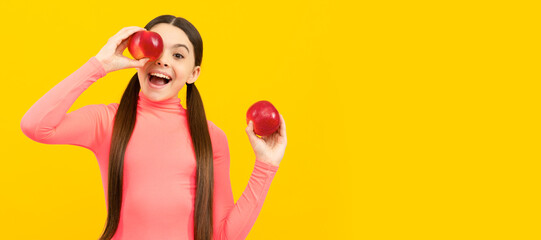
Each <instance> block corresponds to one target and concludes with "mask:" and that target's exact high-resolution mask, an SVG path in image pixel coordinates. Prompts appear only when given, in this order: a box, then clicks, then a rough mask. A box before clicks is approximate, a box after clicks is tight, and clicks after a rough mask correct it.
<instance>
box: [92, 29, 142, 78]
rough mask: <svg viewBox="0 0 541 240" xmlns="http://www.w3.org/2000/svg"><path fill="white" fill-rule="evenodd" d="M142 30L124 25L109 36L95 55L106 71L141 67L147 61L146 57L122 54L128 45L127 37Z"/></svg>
mask: <svg viewBox="0 0 541 240" xmlns="http://www.w3.org/2000/svg"><path fill="white" fill-rule="evenodd" d="M143 30H145V31H146V29H144V28H141V27H135V26H134V27H125V28H123V29H121V30H120V31H119V32H118V33H117V34H115V35H114V36H112V37H111V38H109V40H108V41H107V43H106V44H105V46H103V47H102V49H101V50H100V51H99V52H98V54H97V55H96V56H95V57H96V59H98V60H99V61H100V62H101V63H102V65H103V67H104V69H105V71H106V72H107V73H109V72H113V71H116V70H120V69H125V68H132V67H142V66H144V65H145V64H146V62H148V60H149V59H148V58H144V59H138V60H133V59H130V58H127V57H125V56H124V55H122V53H123V52H124V49H126V47H127V46H128V41H129V37H130V36H131V35H132V34H134V33H136V32H138V31H143Z"/></svg>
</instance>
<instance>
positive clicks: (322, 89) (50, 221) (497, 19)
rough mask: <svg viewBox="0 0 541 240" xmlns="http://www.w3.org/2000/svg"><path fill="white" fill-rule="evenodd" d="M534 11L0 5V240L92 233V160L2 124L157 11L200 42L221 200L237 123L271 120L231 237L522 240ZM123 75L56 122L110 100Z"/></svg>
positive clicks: (526, 5)
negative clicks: (272, 127)
mask: <svg viewBox="0 0 541 240" xmlns="http://www.w3.org/2000/svg"><path fill="white" fill-rule="evenodd" d="M534 2H535V1H531V2H529V1H516V0H515V1H353V0H352V1H340V0H327V1H307V0H306V1H291V0H288V1H282V0H279V1H270V2H258V1H227V2H226V1H122V2H119V3H116V2H115V1H85V2H81V3H79V2H77V3H76V2H74V1H66V2H51V1H34V2H30V3H29V2H27V1H13V0H8V1H3V3H2V7H1V9H2V10H1V11H2V12H1V13H2V14H0V17H1V22H2V25H3V29H2V37H1V40H0V41H1V46H2V50H1V51H2V57H1V61H2V62H1V63H2V64H1V66H2V70H3V71H2V72H3V74H4V75H3V77H2V85H1V86H2V88H1V90H0V91H1V94H0V102H1V104H2V122H1V125H0V127H1V132H2V137H1V140H0V141H1V145H0V146H1V149H0V150H1V152H0V154H1V161H2V162H1V163H2V167H1V168H0V169H1V170H2V172H1V174H0V182H1V184H2V190H1V192H0V193H1V194H2V195H1V196H0V201H1V202H0V203H1V207H0V211H1V212H0V214H1V220H0V226H1V229H0V232H2V239H97V238H98V237H99V235H100V233H101V230H102V227H103V224H104V223H105V220H106V208H105V199H104V196H103V189H102V183H101V179H100V173H99V168H98V164H97V161H96V159H95V157H94V155H93V154H92V152H91V151H88V150H86V149H84V148H81V147H76V146H71V145H46V144H40V143H36V142H34V141H32V140H30V139H28V138H26V136H24V135H23V133H22V131H21V129H20V120H21V118H22V116H23V115H24V113H25V112H26V111H27V110H28V109H29V108H30V107H31V106H32V104H33V103H35V102H36V101H37V100H38V99H39V98H40V97H41V96H43V95H44V94H45V93H46V92H47V91H48V90H50V89H51V88H52V87H53V86H55V85H56V84H57V83H59V82H60V81H62V80H63V79H64V78H65V77H67V76H68V75H69V74H71V73H72V72H73V71H75V70H76V69H78V68H79V67H80V66H82V64H84V63H85V62H86V61H87V60H88V59H89V58H90V57H92V56H95V55H96V54H97V53H98V51H99V50H100V49H101V48H102V47H103V45H105V43H106V42H107V40H108V38H109V37H111V36H113V35H114V34H116V33H117V32H118V31H119V30H120V29H122V28H123V27H127V26H140V27H144V25H145V24H146V23H147V22H148V21H150V20H151V19H152V18H154V17H156V16H158V15H162V14H173V15H176V16H181V17H184V18H186V19H188V20H189V21H190V22H192V23H193V24H194V25H195V26H196V28H197V29H198V30H199V31H200V33H201V35H202V37H203V42H204V54H203V62H202V72H201V75H200V77H199V79H198V80H197V87H198V88H199V90H200V92H201V94H202V97H203V102H204V104H205V109H206V113H207V118H208V119H210V120H211V121H213V122H214V123H216V124H217V125H218V126H219V127H220V128H221V129H223V130H224V131H225V133H226V135H227V136H228V140H229V145H230V151H231V184H232V187H233V192H234V196H235V199H236V200H237V199H238V198H239V197H240V195H241V194H242V192H243V191H244V188H245V187H246V184H247V183H248V179H249V177H250V174H251V171H252V170H253V164H254V160H255V159H254V156H255V155H254V153H253V150H252V148H251V146H250V144H249V141H248V138H247V136H246V133H245V131H244V129H245V127H246V122H245V117H246V110H247V109H248V107H249V106H250V105H251V104H252V103H254V102H256V101H259V100H268V101H271V102H272V103H273V104H274V105H275V106H276V107H277V109H278V110H279V111H280V113H281V114H282V115H283V116H284V119H285V121H286V124H287V136H288V145H287V149H286V152H285V157H284V159H283V160H282V163H281V165H280V169H279V170H278V173H277V175H276V176H275V179H274V181H273V183H272V185H271V188H270V191H269V193H268V195H267V199H266V200H265V203H264V206H263V209H262V210H261V213H260V214H259V217H258V219H257V221H256V223H255V225H254V227H253V228H252V230H251V232H250V234H249V235H248V239H540V238H541V227H540V226H541V218H540V216H541V212H540V187H539V184H540V182H541V181H540V170H541V169H540V163H539V161H540V160H541V157H540V148H539V146H540V136H541V134H540V127H539V125H540V124H539V123H540V114H539V103H540V98H539V96H540V94H539V92H540V83H539V81H540V79H541V78H540V71H539V69H540V68H539V66H540V61H539V58H540V48H539V46H540V43H541V41H540V34H539V32H540V30H539V29H540V28H539V26H540V23H541V21H540V19H539V18H540V17H539V16H540V15H539V12H540V10H541V9H540V8H539V5H537V4H534ZM125 55H127V56H129V55H128V53H127V51H126V52H125ZM135 71H136V70H135V69H125V70H120V71H117V72H113V73H109V74H108V75H107V76H106V77H104V78H102V79H99V80H98V82H96V83H95V84H93V85H92V86H90V87H89V89H87V90H86V91H85V92H84V93H83V94H82V95H81V96H80V97H79V98H78V100H77V101H76V102H75V103H74V105H73V106H72V108H71V109H70V111H73V110H75V109H78V108H80V107H82V106H85V105H88V104H101V103H111V102H118V101H119V100H120V96H121V94H122V92H123V91H124V89H125V87H126V84H127V82H128V80H129V78H130V77H131V76H132V75H133V74H134V73H135ZM185 93H186V92H185V88H183V89H182V90H181V96H180V97H181V99H182V102H183V105H184V106H186V105H185V104H184V103H185Z"/></svg>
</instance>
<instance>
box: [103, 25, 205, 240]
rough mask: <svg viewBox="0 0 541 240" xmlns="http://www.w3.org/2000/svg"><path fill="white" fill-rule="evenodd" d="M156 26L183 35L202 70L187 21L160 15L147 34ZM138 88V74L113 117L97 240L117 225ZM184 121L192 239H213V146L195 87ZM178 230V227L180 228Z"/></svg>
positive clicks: (199, 48) (197, 42) (197, 39)
mask: <svg viewBox="0 0 541 240" xmlns="http://www.w3.org/2000/svg"><path fill="white" fill-rule="evenodd" d="M158 23H168V24H171V25H173V26H176V27H178V28H180V29H181V30H182V31H184V32H185V33H186V35H187V36H188V39H189V40H190V42H191V43H192V45H193V47H194V54H195V66H201V60H202V58H203V40H202V39H201V35H200V34H199V32H198V31H197V29H196V28H195V27H194V26H193V25H192V24H191V23H190V22H188V20H186V19H184V18H181V17H175V16H173V15H161V16H158V17H156V18H154V19H152V20H151V21H150V22H149V23H148V24H147V25H146V26H145V29H147V30H150V29H151V28H152V27H153V26H154V25H156V24H158ZM140 89H141V86H140V84H139V77H138V75H137V73H135V75H133V77H132V78H131V80H130V82H129V83H128V86H127V87H126V90H125V91H124V94H123V95H122V99H121V100H120V104H119V106H118V110H117V112H116V115H115V119H114V125H113V133H112V137H111V148H110V152H109V173H108V174H109V175H108V176H109V183H108V210H107V223H106V225H105V229H104V231H103V234H102V235H101V237H100V240H110V239H111V238H112V237H113V236H114V234H115V232H116V230H117V228H118V224H119V221H120V208H121V206H122V176H123V170H124V154H125V151H126V147H127V145H128V142H129V140H130V137H131V135H132V132H133V128H134V126H135V121H136V117H137V101H138V94H139V90H140ZM186 91H187V94H186V99H187V100H186V102H187V113H186V115H187V118H188V124H189V129H190V135H191V138H192V142H193V148H194V152H195V158H196V160H197V170H196V182H197V187H196V189H197V190H196V196H195V209H194V239H195V240H210V239H212V234H213V232H212V229H213V226H212V201H213V198H212V197H213V189H214V184H213V183H214V168H213V161H212V160H213V155H212V144H211V141H210V135H209V130H208V125H207V118H206V115H205V109H204V108H203V101H202V100H201V96H200V95H199V91H197V88H196V87H195V84H193V83H192V84H187V90H186ZM179 227H181V226H179Z"/></svg>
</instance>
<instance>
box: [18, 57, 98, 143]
mask: <svg viewBox="0 0 541 240" xmlns="http://www.w3.org/2000/svg"><path fill="white" fill-rule="evenodd" d="M105 75H106V72H105V69H104V68H103V66H102V65H101V63H100V62H99V61H98V60H97V59H96V58H95V57H92V58H90V59H89V60H88V61H87V62H86V63H85V64H84V65H83V66H81V67H80V68H79V69H77V70H76V71H75V72H73V73H72V74H70V75H69V76H68V77H66V78H65V79H64V80H62V81H61V82H60V83H58V84H57V85H56V86H54V87H53V88H52V89H51V90H49V91H48V92H47V93H46V94H45V95H43V96H42V97H41V98H40V99H39V100H38V101H37V102H36V103H34V105H32V107H30V109H29V110H28V111H27V112H26V113H25V115H24V116H23V118H22V119H21V129H22V131H23V133H24V134H25V135H26V136H27V137H29V138H30V139H32V140H34V141H36V142H40V143H47V144H71V145H77V146H82V147H85V148H88V149H90V150H92V151H94V149H95V147H96V145H97V144H98V143H99V139H100V135H101V134H102V132H101V130H102V129H103V128H100V124H101V121H99V119H100V114H103V113H104V111H105V108H106V106H105V104H97V105H87V106H84V107H81V108H79V109H77V110H75V111H72V112H70V113H67V111H68V110H69V108H70V107H71V106H72V104H73V103H74V102H75V100H76V99H77V98H78V97H79V96H80V95H81V94H82V93H83V92H84V91H85V90H86V89H87V88H88V87H89V86H90V85H91V84H92V83H94V82H96V80H97V79H99V78H102V77H103V76H105Z"/></svg>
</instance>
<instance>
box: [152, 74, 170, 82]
mask: <svg viewBox="0 0 541 240" xmlns="http://www.w3.org/2000/svg"><path fill="white" fill-rule="evenodd" d="M150 75H151V76H156V77H161V78H165V79H167V80H171V78H170V77H168V76H166V75H163V74H161V73H151V74H150Z"/></svg>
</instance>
